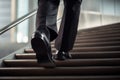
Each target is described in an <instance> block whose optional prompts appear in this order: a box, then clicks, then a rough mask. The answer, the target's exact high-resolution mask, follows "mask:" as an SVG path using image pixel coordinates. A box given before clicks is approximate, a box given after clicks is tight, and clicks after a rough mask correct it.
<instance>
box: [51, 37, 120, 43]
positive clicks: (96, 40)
mask: <svg viewBox="0 0 120 80" xmlns="http://www.w3.org/2000/svg"><path fill="white" fill-rule="evenodd" d="M112 41H113V42H115V41H120V37H114V38H100V39H94V38H90V39H77V40H76V41H75V42H76V43H80V42H81V43H91V42H112ZM52 44H54V43H52Z"/></svg>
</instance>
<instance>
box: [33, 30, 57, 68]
mask: <svg viewBox="0 0 120 80" xmlns="http://www.w3.org/2000/svg"><path fill="white" fill-rule="evenodd" d="M31 45H32V48H33V50H34V52H35V53H36V58H37V62H38V63H39V64H40V65H41V66H43V67H46V68H47V67H48V68H49V67H55V63H54V60H53V59H52V52H51V46H50V42H49V39H48V38H47V36H46V34H45V33H44V32H42V31H41V32H40V31H36V32H35V33H34V35H33V37H32V39H31Z"/></svg>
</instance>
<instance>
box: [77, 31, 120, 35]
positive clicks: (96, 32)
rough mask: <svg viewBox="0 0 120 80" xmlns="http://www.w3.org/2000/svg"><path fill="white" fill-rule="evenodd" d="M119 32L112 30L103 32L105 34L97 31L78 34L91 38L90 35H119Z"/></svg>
mask: <svg viewBox="0 0 120 80" xmlns="http://www.w3.org/2000/svg"><path fill="white" fill-rule="evenodd" d="M119 32H120V30H114V31H113V30H112V31H105V32H99V31H94V32H83V33H82V32H81V33H79V36H92V35H104V34H107V35H108V34H109V35H110V34H119Z"/></svg>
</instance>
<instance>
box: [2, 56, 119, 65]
mask: <svg viewBox="0 0 120 80" xmlns="http://www.w3.org/2000/svg"><path fill="white" fill-rule="evenodd" d="M3 62H4V64H5V66H7V67H38V66H42V65H41V64H38V63H37V60H36V59H16V60H4V61H3ZM55 64H56V66H57V67H63V66H64V67H78V66H120V58H101V59H68V60H65V61H58V60H55Z"/></svg>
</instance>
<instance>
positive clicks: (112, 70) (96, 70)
mask: <svg viewBox="0 0 120 80" xmlns="http://www.w3.org/2000/svg"><path fill="white" fill-rule="evenodd" d="M119 72H120V66H92V67H56V68H52V69H51V68H49V69H46V68H43V67H9V68H8V67H4V68H0V73H1V74H0V76H4V75H9V76H19V75H21V76H27V75H29V76H31V75H32V76H38V75H41V76H42V75H46V76H47V75H49V76H50V75H53V76H55V75H56V76H57V75H61V76H62V75H73V76H74V75H76V76H77V75H119V74H120V73H119Z"/></svg>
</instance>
